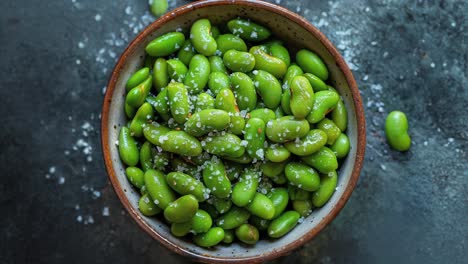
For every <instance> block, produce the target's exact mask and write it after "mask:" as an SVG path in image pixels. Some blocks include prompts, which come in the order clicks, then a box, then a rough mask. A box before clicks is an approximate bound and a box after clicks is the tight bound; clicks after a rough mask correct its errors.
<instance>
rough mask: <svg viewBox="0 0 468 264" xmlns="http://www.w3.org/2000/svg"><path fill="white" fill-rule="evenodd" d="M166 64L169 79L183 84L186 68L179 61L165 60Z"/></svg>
mask: <svg viewBox="0 0 468 264" xmlns="http://www.w3.org/2000/svg"><path fill="white" fill-rule="evenodd" d="M166 63H167V73H168V75H169V78H170V79H172V80H174V81H176V82H180V83H183V82H184V80H185V76H186V75H187V72H188V68H187V66H185V64H184V63H183V62H181V61H180V60H179V59H170V60H167V61H166Z"/></svg>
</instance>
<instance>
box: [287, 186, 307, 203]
mask: <svg viewBox="0 0 468 264" xmlns="http://www.w3.org/2000/svg"><path fill="white" fill-rule="evenodd" d="M288 192H289V199H291V201H305V200H309V199H310V195H311V192H308V191H306V190H304V189H301V188H298V187H296V186H292V185H288Z"/></svg>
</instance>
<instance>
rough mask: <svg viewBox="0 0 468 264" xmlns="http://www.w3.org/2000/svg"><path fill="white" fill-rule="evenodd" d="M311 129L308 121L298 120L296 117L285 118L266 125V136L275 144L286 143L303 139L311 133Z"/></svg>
mask: <svg viewBox="0 0 468 264" xmlns="http://www.w3.org/2000/svg"><path fill="white" fill-rule="evenodd" d="M309 129H310V126H309V123H308V122H307V121H306V120H298V119H296V118H295V117H294V116H284V117H281V118H278V119H275V120H271V121H269V122H268V123H267V124H266V136H267V137H268V139H270V140H271V141H273V142H276V143H284V142H287V141H290V140H294V139H296V138H302V137H303V136H305V135H306V134H307V132H309Z"/></svg>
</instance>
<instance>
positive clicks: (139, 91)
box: [125, 76, 153, 109]
mask: <svg viewBox="0 0 468 264" xmlns="http://www.w3.org/2000/svg"><path fill="white" fill-rule="evenodd" d="M152 83H153V78H152V77H151V76H149V77H148V78H146V80H144V81H143V82H142V83H140V84H139V85H138V86H136V87H134V88H132V89H131V90H130V92H128V94H127V97H125V103H126V104H128V105H129V106H131V107H133V108H135V109H138V108H139V107H140V106H141V105H142V104H143V103H144V102H145V99H146V97H147V96H148V94H149V92H150V90H151V86H152Z"/></svg>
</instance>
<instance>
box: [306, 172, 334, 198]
mask: <svg viewBox="0 0 468 264" xmlns="http://www.w3.org/2000/svg"><path fill="white" fill-rule="evenodd" d="M337 182H338V175H337V174H336V171H332V172H330V173H327V174H324V175H322V177H321V178H320V187H319V189H318V190H317V191H316V192H314V194H313V196H312V203H313V204H314V206H315V207H322V206H323V205H324V204H325V203H326V202H328V200H330V198H331V197H332V195H333V193H334V192H335V188H336V184H337Z"/></svg>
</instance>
